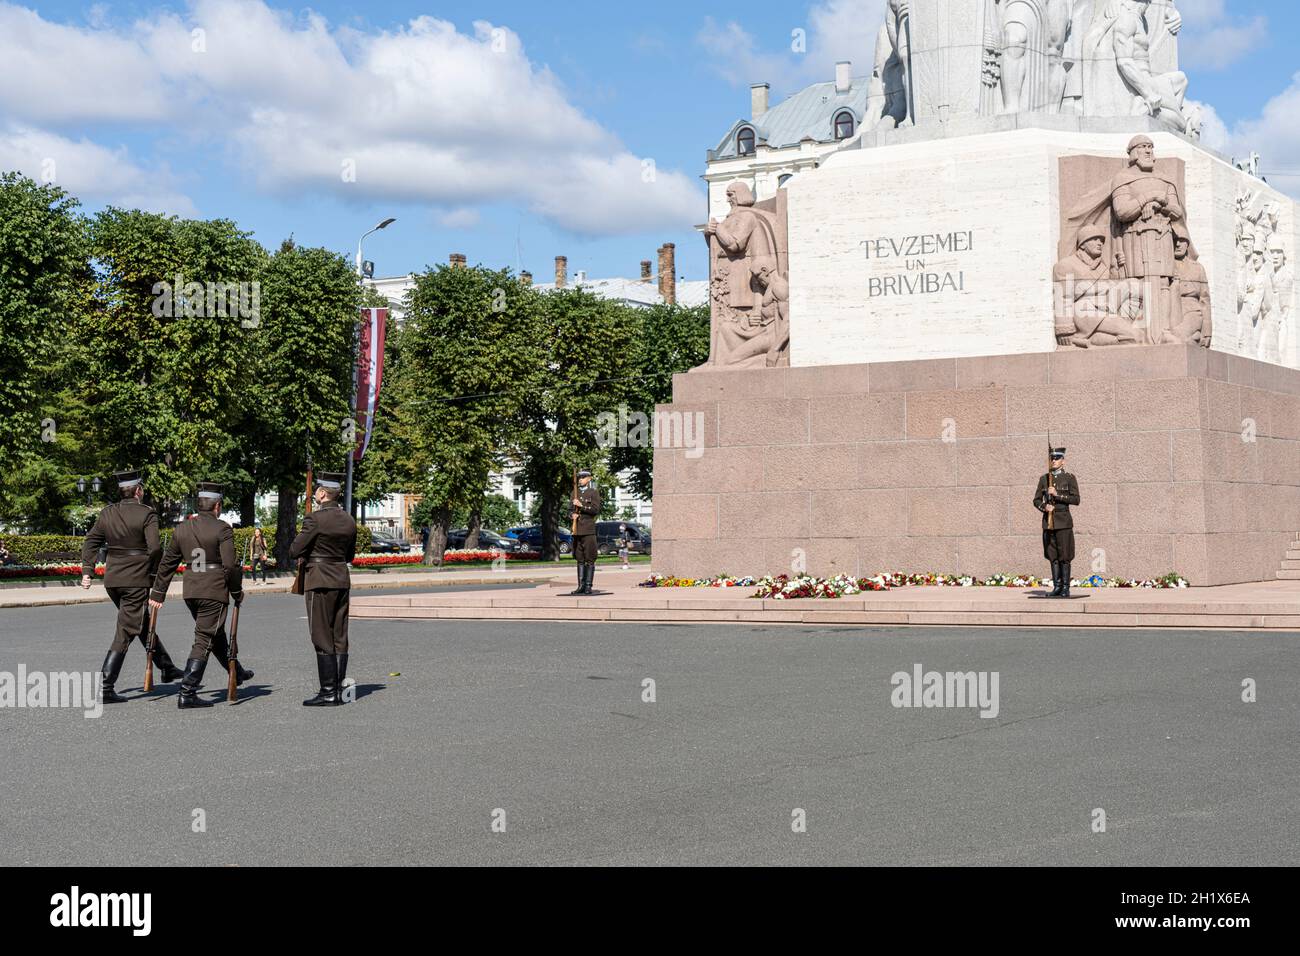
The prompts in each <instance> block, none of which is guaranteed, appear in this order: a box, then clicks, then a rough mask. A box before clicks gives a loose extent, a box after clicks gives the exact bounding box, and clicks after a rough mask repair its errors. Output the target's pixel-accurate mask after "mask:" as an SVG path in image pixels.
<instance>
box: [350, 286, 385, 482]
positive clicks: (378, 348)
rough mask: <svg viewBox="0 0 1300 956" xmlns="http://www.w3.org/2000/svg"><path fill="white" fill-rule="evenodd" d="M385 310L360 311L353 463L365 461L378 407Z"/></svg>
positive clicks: (381, 377)
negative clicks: (355, 431) (355, 442)
mask: <svg viewBox="0 0 1300 956" xmlns="http://www.w3.org/2000/svg"><path fill="white" fill-rule="evenodd" d="M387 325H388V310H387V309H362V310H361V343H360V348H359V349H358V352H357V395H356V409H357V447H356V449H355V450H354V451H353V452H352V457H353V460H354V461H360V460H361V459H362V458H364V457H365V454H366V449H368V448H369V447H370V433H371V429H372V428H373V426H374V421H375V408H376V406H377V405H378V404H379V387H380V385H381V384H382V383H383V380H384V332H385V329H386V328H387Z"/></svg>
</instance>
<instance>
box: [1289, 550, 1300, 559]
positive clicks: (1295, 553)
mask: <svg viewBox="0 0 1300 956" xmlns="http://www.w3.org/2000/svg"><path fill="white" fill-rule="evenodd" d="M1286 560H1287V561H1300V548H1291V549H1290V550H1288V551H1287V553H1286Z"/></svg>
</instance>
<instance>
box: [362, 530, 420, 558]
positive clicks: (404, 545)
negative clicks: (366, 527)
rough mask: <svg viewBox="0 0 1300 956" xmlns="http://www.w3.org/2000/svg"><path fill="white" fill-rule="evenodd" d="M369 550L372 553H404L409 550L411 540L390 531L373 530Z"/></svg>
mask: <svg viewBox="0 0 1300 956" xmlns="http://www.w3.org/2000/svg"><path fill="white" fill-rule="evenodd" d="M370 550H371V552H373V553H374V554H406V553H407V552H409V551H410V550H411V542H409V541H407V540H406V539H405V538H403V537H402V536H401V535H399V534H394V533H393V532H391V531H373V532H371V534H370Z"/></svg>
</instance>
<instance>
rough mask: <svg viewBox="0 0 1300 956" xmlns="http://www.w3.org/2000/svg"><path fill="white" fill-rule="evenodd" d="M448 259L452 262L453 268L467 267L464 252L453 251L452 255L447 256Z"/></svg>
mask: <svg viewBox="0 0 1300 956" xmlns="http://www.w3.org/2000/svg"><path fill="white" fill-rule="evenodd" d="M447 261H448V262H450V263H451V267H452V268H453V269H464V268H465V253H463V252H453V253H452V254H451V255H450V256H448V257H447Z"/></svg>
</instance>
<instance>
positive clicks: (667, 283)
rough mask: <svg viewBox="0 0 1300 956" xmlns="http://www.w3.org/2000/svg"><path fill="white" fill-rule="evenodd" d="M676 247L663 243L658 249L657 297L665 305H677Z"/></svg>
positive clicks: (669, 243)
mask: <svg viewBox="0 0 1300 956" xmlns="http://www.w3.org/2000/svg"><path fill="white" fill-rule="evenodd" d="M676 250H677V246H676V245H674V244H673V243H671V242H665V243H664V244H663V245H662V246H660V247H659V295H660V296H662V297H663V300H664V304H665V305H676V304H677V272H676V269H677V255H676Z"/></svg>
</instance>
